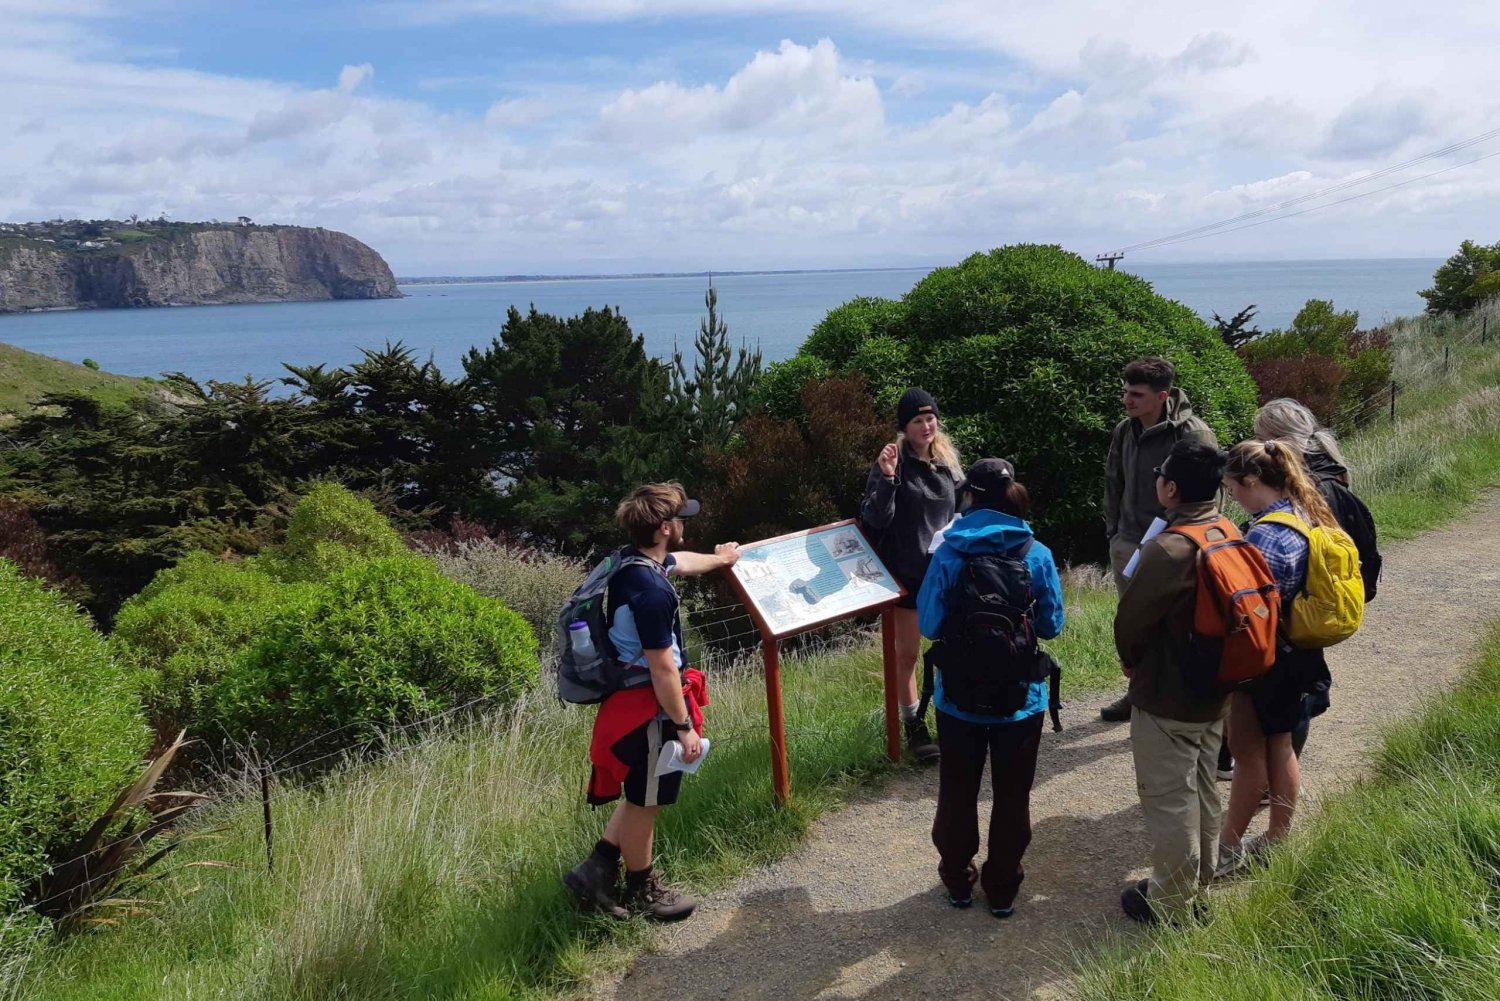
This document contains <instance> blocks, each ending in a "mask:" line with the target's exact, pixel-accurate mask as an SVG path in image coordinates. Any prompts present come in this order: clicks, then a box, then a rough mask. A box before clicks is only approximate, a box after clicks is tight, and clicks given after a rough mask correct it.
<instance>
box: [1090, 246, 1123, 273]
mask: <svg viewBox="0 0 1500 1001" xmlns="http://www.w3.org/2000/svg"><path fill="white" fill-rule="evenodd" d="M1124 257H1125V252H1124V251H1123V250H1121V251H1116V252H1115V253H1113V254H1100V255H1099V256H1098V257H1096V258H1094V260H1096V261H1099V262H1101V263H1102V262H1104V261H1108V262H1109V270H1111V271H1113V270H1114V269H1115V262H1116V261H1119V260H1123V259H1124Z"/></svg>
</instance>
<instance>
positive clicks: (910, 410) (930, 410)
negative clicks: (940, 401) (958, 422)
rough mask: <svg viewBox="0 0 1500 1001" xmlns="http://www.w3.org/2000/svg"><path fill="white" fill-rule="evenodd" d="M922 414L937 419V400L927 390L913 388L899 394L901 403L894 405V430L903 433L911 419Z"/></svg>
mask: <svg viewBox="0 0 1500 1001" xmlns="http://www.w3.org/2000/svg"><path fill="white" fill-rule="evenodd" d="M922 414H931V415H932V416H934V417H937V416H938V405H937V400H934V399H933V398H932V394H931V393H929V392H928V391H927V390H925V389H920V388H918V387H916V386H913V387H912V388H910V389H908V390H907V391H906V392H904V393H902V394H901V402H900V403H898V404H896V429H897V430H898V431H904V430H905V429H906V425H908V424H910V423H911V420H912V418H913V417H920V416H921V415H922Z"/></svg>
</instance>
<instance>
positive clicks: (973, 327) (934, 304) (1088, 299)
mask: <svg viewBox="0 0 1500 1001" xmlns="http://www.w3.org/2000/svg"><path fill="white" fill-rule="evenodd" d="M1142 355H1161V356H1164V357H1166V358H1169V359H1170V360H1171V361H1172V362H1173V363H1174V364H1175V365H1176V366H1177V368H1178V373H1179V375H1178V381H1179V384H1180V385H1181V386H1182V387H1183V389H1184V390H1185V391H1186V393H1187V394H1188V396H1189V397H1190V398H1191V400H1192V402H1193V406H1194V409H1195V410H1196V411H1197V412H1198V414H1199V415H1200V416H1201V417H1203V419H1204V420H1206V421H1207V422H1208V424H1209V425H1210V426H1211V427H1212V428H1213V429H1214V430H1215V432H1216V433H1217V434H1218V435H1219V436H1220V438H1221V439H1222V440H1224V441H1226V442H1227V441H1232V440H1234V439H1235V438H1236V437H1237V436H1239V435H1240V434H1242V433H1244V432H1245V431H1247V430H1248V428H1249V424H1250V420H1251V418H1252V417H1253V415H1254V410H1255V387H1254V385H1253V383H1252V382H1251V381H1250V379H1249V377H1248V376H1247V375H1246V373H1245V369H1244V366H1243V365H1242V364H1241V362H1240V361H1239V359H1238V358H1236V357H1235V355H1234V353H1233V352H1232V351H1230V350H1229V349H1228V348H1227V347H1226V346H1225V345H1224V344H1223V343H1222V342H1221V340H1220V339H1219V337H1218V336H1217V334H1216V333H1215V332H1214V331H1213V329H1212V328H1210V327H1209V326H1208V325H1207V324H1205V323H1204V322H1203V321H1202V320H1201V319H1199V318H1198V317H1197V316H1196V315H1194V314H1193V312H1192V311H1191V310H1189V309H1188V308H1187V307H1186V306H1183V305H1181V304H1180V303H1177V302H1173V301H1171V300H1168V299H1165V298H1163V297H1161V296H1159V295H1157V294H1156V293H1155V292H1153V291H1152V289H1151V286H1150V284H1149V283H1147V282H1146V281H1144V280H1143V279H1141V278H1137V277H1135V276H1134V275H1130V274H1127V273H1125V272H1123V271H1108V270H1104V269H1101V268H1097V267H1095V266H1093V265H1091V264H1089V263H1088V262H1086V261H1085V260H1084V259H1083V258H1081V257H1079V256H1078V255H1076V254H1071V253H1067V252H1066V251H1063V250H1062V249H1060V248H1058V247H1053V246H1034V245H1023V246H1012V247H1003V248H1000V249H998V250H993V251H990V252H989V253H982V254H974V255H973V256H971V257H969V258H968V259H966V260H965V261H963V262H962V263H961V264H959V265H957V266H955V267H948V268H939V269H938V270H936V271H934V272H932V273H931V274H929V275H928V276H927V277H926V278H924V279H922V281H920V282H918V283H917V285H916V286H915V287H914V288H913V289H912V290H911V291H910V292H908V293H907V294H906V295H905V296H903V297H902V299H901V300H900V301H899V302H891V301H883V300H874V299H857V300H854V301H853V302H850V303H846V304H845V305H843V306H840V307H838V308H837V309H835V310H833V311H832V312H830V313H829V314H828V316H827V317H826V318H825V319H824V320H823V322H822V323H820V324H819V325H818V326H817V327H816V328H815V329H814V331H813V333H812V335H811V336H810V337H809V338H808V341H807V343H806V344H805V345H804V346H803V349H802V352H801V354H799V356H798V357H797V358H795V359H793V360H792V361H790V362H787V363H784V364H782V365H780V366H772V369H771V371H770V372H769V373H768V374H767V378H766V381H765V387H764V389H763V392H762V399H763V400H764V401H765V402H766V404H767V405H768V407H771V408H772V409H773V410H774V409H778V408H780V409H785V408H786V407H787V405H788V404H789V403H790V401H791V399H793V398H794V397H793V394H792V390H793V389H794V387H795V384H796V383H797V381H798V379H797V378H796V377H795V375H794V376H793V377H791V378H788V373H795V374H796V375H805V376H806V377H807V378H812V377H816V376H817V375H818V374H820V372H821V371H825V370H826V371H834V372H839V371H852V372H859V373H861V374H863V375H864V376H865V377H866V378H867V379H868V380H869V382H870V386H871V391H872V394H873V397H874V399H875V401H876V403H877V404H879V405H881V406H882V407H884V408H889V407H891V406H892V405H893V404H894V402H895V400H896V399H897V398H898V397H899V396H900V394H901V392H902V391H903V390H904V389H905V388H906V387H907V386H908V385H920V386H923V387H925V388H926V389H928V390H929V391H931V392H932V393H933V394H934V395H935V396H936V397H937V399H938V402H939V405H940V406H941V408H942V411H943V416H944V422H945V424H946V425H947V427H948V429H949V431H950V432H951V433H952V435H953V437H954V440H955V441H956V443H957V444H958V445H959V447H960V449H961V450H962V451H963V453H964V455H965V458H966V459H967V460H969V461H972V460H974V459H978V458H982V457H984V456H990V455H998V456H1006V457H1009V458H1011V459H1013V460H1014V461H1015V462H1016V465H1017V469H1018V470H1019V472H1020V475H1021V478H1022V479H1023V481H1024V482H1026V484H1027V485H1028V486H1029V487H1030V488H1031V490H1032V494H1033V498H1034V500H1035V504H1036V513H1037V520H1038V521H1039V522H1040V523H1041V524H1042V525H1043V526H1044V527H1045V529H1046V530H1047V531H1048V532H1049V533H1050V540H1049V541H1055V542H1056V543H1057V544H1058V545H1059V546H1060V548H1061V549H1062V550H1063V551H1064V552H1065V553H1067V554H1069V555H1072V556H1084V555H1087V556H1097V555H1098V552H1099V550H1100V548H1101V545H1102V542H1103V536H1102V530H1101V528H1100V527H1099V526H1100V521H1099V497H1100V493H1101V490H1102V479H1103V469H1104V457H1105V453H1106V451H1107V450H1108V446H1109V435H1110V432H1111V430H1112V428H1113V427H1114V425H1115V424H1116V422H1117V421H1118V420H1119V419H1120V418H1121V417H1122V416H1123V415H1122V413H1121V408H1120V399H1119V397H1120V388H1119V387H1120V382H1119V379H1120V371H1121V369H1122V368H1123V367H1124V365H1125V363H1126V362H1128V361H1130V360H1131V359H1132V358H1135V357H1139V356H1142ZM788 383H790V385H789V384H788ZM871 459H872V460H873V456H872V457H871Z"/></svg>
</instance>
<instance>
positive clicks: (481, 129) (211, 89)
mask: <svg viewBox="0 0 1500 1001" xmlns="http://www.w3.org/2000/svg"><path fill="white" fill-rule="evenodd" d="M1218 8H1223V9H1222V10H1221V9H1218ZM1497 47H1500V27H1497V19H1496V17H1495V16H1494V13H1493V8H1492V4H1491V3H1486V2H1453V0H1439V2H1428V3H1422V4H1415V3H1410V2H1407V0H1365V2H1362V3H1353V2H1349V0H1318V2H1317V3H1309V2H1307V0H1257V2H1256V3H1253V4H1233V5H1227V4H1203V3H1201V2H1197V0H1194V2H1186V0H1153V2H1151V3H1149V4H1129V3H1120V2H1119V0H1112V2H1105V3H1094V2H1082V0H1053V2H1051V3H1046V4H1043V3H1036V2H1027V3H1017V2H1014V0H923V2H921V3H916V2H913V0H692V2H688V0H363V2H359V3H353V2H346V0H299V2H291V0H258V2H249V3H243V2H242V3H236V4H230V3H225V2H217V3H213V2H207V0H130V2H128V3H126V2H124V0H0V94H4V95H5V96H4V98H3V100H0V135H3V136H4V137H5V138H4V142H3V144H0V219H7V220H27V219H40V218H51V217H55V216H65V217H73V216H80V217H106V216H112V217H123V216H126V215H129V214H130V213H138V214H141V215H147V216H155V215H157V214H158V213H161V212H165V213H167V215H168V216H169V217H170V218H173V219H183V220H194V219H206V218H214V217H218V218H232V217H234V216H237V215H242V214H243V215H249V216H252V217H254V218H255V219H256V220H257V221H266V222H269V221H276V222H289V223H299V224H306V225H320V226H327V227H331V228H335V229H341V230H345V231H347V232H350V233H352V234H354V235H355V236H357V237H359V238H361V239H363V240H365V241H367V242H368V243H370V244H371V245H373V246H374V247H376V248H377V249H378V250H380V251H381V252H382V253H383V254H384V255H385V256H386V258H387V259H388V260H389V261H390V262H391V264H392V266H393V267H394V268H395V270H396V272H397V273H398V274H403V275H421V274H508V273H558V272H569V273H574V272H582V273H607V272H620V271H638V270H701V269H716V270H728V269H743V268H765V267H847V266H853V267H859V266H878V265H905V264H940V263H947V262H950V261H953V260H955V259H957V258H959V257H961V256H963V255H964V254H966V253H968V252H970V251H972V250H975V249H980V248H986V247H991V246H996V245H999V244H1002V243H1010V242H1016V241H1046V242H1056V243H1062V244H1063V245H1065V246H1067V247H1069V248H1070V249H1074V250H1077V251H1079V252H1080V253H1084V254H1087V255H1089V256H1092V255H1093V254H1095V253H1099V252H1101V251H1106V250H1111V249H1114V248H1117V247H1124V246H1128V245H1131V244H1135V243H1139V242H1142V241H1146V240H1150V239H1153V238H1156V237H1161V236H1164V235H1167V234H1171V233H1176V232H1179V231H1184V230H1189V229H1192V228H1194V227H1197V226H1201V225H1204V224H1208V223H1213V222H1216V221H1219V220H1222V219H1225V218H1228V217H1232V216H1236V215H1239V214H1241V213H1245V212H1253V211H1256V210H1259V209H1264V208H1266V207H1268V206H1274V205H1278V204H1281V203H1284V202H1286V201H1289V200H1291V199H1295V198H1298V197H1299V196H1302V195H1305V194H1308V193H1310V192H1314V191H1318V190H1321V189H1323V188H1327V187H1329V186H1331V185H1335V184H1340V183H1342V182H1345V181H1349V180H1354V179H1358V178H1359V177H1361V176H1362V175H1365V174H1369V173H1373V172H1374V171H1377V170H1380V169H1382V168H1385V167H1387V166H1389V165H1391V164H1395V163H1400V162H1402V161H1404V160H1407V159H1410V158H1413V157H1417V156H1421V155H1423V154H1426V153H1428V152H1431V151H1433V150H1437V149H1439V148H1441V147H1444V146H1446V145H1448V144H1450V143H1455V142H1458V141H1460V140H1463V139H1466V138H1469V137H1471V136H1476V135H1479V134H1481V133H1483V132H1485V131H1486V130H1489V129H1495V128H1497V127H1500V89H1497V88H1496V87H1495V86H1494V65H1495V52H1496V51H1497ZM1491 153H1500V137H1497V138H1495V139H1491V140H1488V141H1487V142H1485V143H1482V144H1479V145H1476V146H1473V147H1470V148H1468V149H1465V150H1462V151H1459V152H1457V153H1454V154H1452V155H1450V156H1445V157H1442V158H1438V159H1434V160H1428V161H1424V162H1423V163H1420V164H1416V165H1414V166H1412V167H1410V168H1408V169H1405V170H1402V171H1399V172H1397V173H1394V174H1391V175H1387V176H1385V177H1382V178H1380V179H1378V180H1372V181H1368V182H1365V183H1364V184H1363V185H1362V186H1361V185H1355V186H1353V187H1350V188H1347V189H1344V190H1343V191H1341V192H1340V193H1339V194H1338V195H1336V196H1330V197H1328V198H1325V199H1323V202H1326V201H1331V200H1333V198H1335V197H1337V198H1343V197H1347V196H1348V195H1350V194H1357V193H1359V192H1361V191H1367V190H1371V189H1374V188H1380V187H1384V186H1386V185H1389V184H1393V183H1395V182H1399V181H1402V180H1405V179H1408V178H1414V177H1418V176H1419V175H1422V174H1429V173H1433V172H1434V171H1438V170H1444V168H1448V167H1452V166H1454V165H1457V164H1463V163H1465V162H1466V161H1468V160H1473V159H1475V158H1476V157H1480V156H1485V155H1488V154H1491ZM1318 204H1322V202H1312V203H1301V204H1299V205H1298V206H1297V207H1298V208H1299V209H1300V208H1308V207H1311V206H1314V205H1318ZM1258 218H1263V217H1258ZM1257 221H1258V219H1257ZM1465 237H1474V238H1482V239H1484V240H1485V241H1486V242H1491V241H1494V240H1497V239H1500V156H1495V157H1494V158H1492V159H1488V160H1483V161H1480V162H1476V163H1473V164H1472V165H1469V166H1463V167H1458V168H1457V169H1451V170H1444V172H1442V173H1440V174H1436V175H1435V176H1432V177H1430V178H1427V179H1425V180H1420V181H1416V182H1415V183H1411V184H1407V185H1404V186H1401V187H1395V188H1391V189H1390V190H1387V191H1382V192H1378V193H1375V194H1373V195H1371V196H1370V197H1367V198H1361V199H1358V200H1356V201H1352V202H1349V203H1347V204H1343V205H1337V206H1333V207H1331V208H1328V209H1327V210H1325V211H1315V212H1310V213H1307V214H1305V215H1300V216H1297V217H1295V218H1291V219H1287V220H1285V221H1277V222H1272V223H1269V224H1267V225H1259V226H1253V227H1250V228H1246V229H1241V230H1239V231H1236V232H1233V233H1228V234H1222V235H1214V236H1211V237H1210V238H1206V239H1200V240H1196V241H1192V242H1186V243H1180V244H1176V245H1171V246H1166V247H1162V248H1159V249H1156V250H1152V251H1147V252H1143V253H1141V254H1140V255H1138V256H1137V257H1135V258H1134V259H1137V260H1141V261H1145V260H1161V261H1166V260H1201V259H1205V258H1321V257H1437V256H1444V255H1446V254H1448V253H1450V252H1451V251H1452V249H1453V248H1454V247H1455V246H1456V245H1457V243H1458V242H1459V240H1461V239H1463V238H1465Z"/></svg>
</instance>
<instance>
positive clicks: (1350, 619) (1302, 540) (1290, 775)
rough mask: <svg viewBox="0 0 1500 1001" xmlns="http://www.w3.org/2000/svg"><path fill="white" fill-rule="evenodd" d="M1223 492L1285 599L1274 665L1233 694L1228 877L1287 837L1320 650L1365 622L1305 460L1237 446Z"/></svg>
mask: <svg viewBox="0 0 1500 1001" xmlns="http://www.w3.org/2000/svg"><path fill="white" fill-rule="evenodd" d="M1224 487H1225V489H1227V490H1228V491H1229V493H1230V495H1231V496H1232V497H1233V498H1234V499H1235V501H1236V503H1238V504H1239V505H1240V506H1241V507H1243V508H1244V509H1245V510H1246V511H1248V512H1250V513H1251V518H1250V527H1249V530H1248V531H1247V532H1246V533H1245V538H1246V539H1247V540H1248V541H1249V542H1251V543H1252V544H1253V545H1255V546H1256V547H1257V548H1259V549H1260V551H1261V553H1262V554H1263V555H1264V556H1265V557H1266V562H1267V563H1268V564H1269V565H1270V567H1271V574H1272V576H1273V577H1275V578H1276V584H1277V587H1278V589H1279V590H1280V592H1281V610H1282V615H1281V621H1282V627H1281V637H1280V643H1279V645H1278V649H1277V655H1276V663H1275V664H1274V665H1273V666H1272V667H1271V670H1270V671H1269V672H1268V673H1267V674H1265V675H1264V676H1262V677H1260V678H1257V679H1256V680H1255V681H1252V682H1249V683H1248V684H1247V685H1245V686H1244V687H1243V688H1241V689H1240V690H1238V691H1236V692H1235V693H1234V696H1233V697H1232V698H1231V699H1230V703H1229V749H1230V752H1231V753H1232V754H1233V755H1234V779H1233V781H1232V782H1231V784H1230V787H1229V807H1228V809H1227V810H1226V811H1225V814H1224V830H1223V834H1222V844H1221V846H1220V859H1221V863H1220V871H1221V872H1224V873H1227V872H1232V871H1234V870H1236V869H1238V868H1240V867H1241V866H1243V864H1244V863H1245V861H1246V860H1247V859H1248V858H1249V857H1252V856H1257V855H1259V854H1261V853H1262V852H1263V850H1264V848H1266V847H1269V846H1270V845H1273V844H1275V843H1276V842H1277V841H1279V840H1281V838H1283V837H1285V836H1286V833H1287V831H1288V829H1289V828H1290V827H1291V823H1292V815H1293V814H1294V813H1295V811H1296V806H1297V795H1298V792H1299V790H1300V788H1301V781H1302V775H1301V769H1300V767H1299V765H1298V762H1297V755H1296V754H1295V753H1294V751H1293V749H1292V731H1293V730H1295V729H1296V728H1297V725H1298V723H1299V722H1300V721H1301V718H1302V712H1303V697H1304V696H1305V695H1307V694H1308V693H1310V692H1312V691H1314V690H1317V689H1319V688H1322V689H1325V690H1326V687H1327V685H1328V684H1329V682H1330V681H1331V677H1330V675H1329V673H1328V664H1327V662H1326V661H1325V660H1324V657H1323V650H1324V648H1326V647H1329V646H1332V645H1333V644H1335V643H1338V642H1340V641H1341V640H1344V639H1347V638H1348V637H1349V636H1351V635H1353V633H1354V631H1355V630H1356V629H1358V628H1359V624H1360V622H1361V620H1362V619H1363V617H1364V583H1363V581H1362V580H1361V577H1360V569H1359V551H1358V549H1357V548H1356V547H1355V545H1354V541H1353V540H1352V539H1350V537H1349V536H1348V534H1347V533H1345V532H1344V531H1343V530H1342V529H1341V528H1340V527H1339V523H1338V521H1337V519H1335V518H1334V515H1333V512H1332V510H1331V509H1330V508H1329V506H1328V502H1327V501H1325V500H1324V499H1323V495H1322V494H1321V493H1320V492H1319V491H1318V488H1317V485H1316V484H1315V483H1314V482H1313V479H1312V476H1311V475H1310V474H1309V472H1308V470H1307V466H1306V465H1305V464H1304V462H1303V461H1302V454H1301V452H1300V451H1299V450H1298V449H1297V448H1296V447H1295V446H1293V445H1288V444H1286V443H1285V442H1278V441H1246V442H1241V443H1240V444H1238V445H1236V446H1235V447H1234V448H1232V449H1230V452H1229V464H1228V465H1227V466H1226V467H1225V470H1224ZM1268 787H1269V789H1270V796H1271V819H1270V826H1269V828H1268V830H1267V832H1266V838H1265V840H1264V841H1263V842H1261V843H1259V844H1258V845H1256V846H1255V847H1253V848H1248V849H1247V847H1246V845H1245V844H1244V837H1245V830H1246V828H1248V827H1249V826H1250V819H1251V818H1252V817H1253V816H1254V815H1255V811H1256V809H1257V808H1258V807H1259V805H1260V797H1261V793H1262V791H1264V790H1265V789H1267V788H1268Z"/></svg>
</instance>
